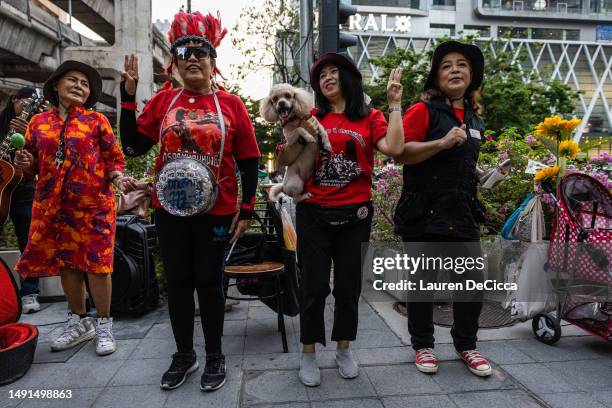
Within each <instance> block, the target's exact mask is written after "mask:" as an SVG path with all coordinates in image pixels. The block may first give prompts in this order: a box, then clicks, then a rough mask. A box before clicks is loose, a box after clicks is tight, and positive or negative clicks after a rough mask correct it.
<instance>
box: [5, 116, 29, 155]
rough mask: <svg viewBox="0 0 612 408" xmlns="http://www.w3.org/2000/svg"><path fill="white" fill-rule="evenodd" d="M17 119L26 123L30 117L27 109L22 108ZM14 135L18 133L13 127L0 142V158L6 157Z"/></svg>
mask: <svg viewBox="0 0 612 408" xmlns="http://www.w3.org/2000/svg"><path fill="white" fill-rule="evenodd" d="M17 117H18V118H19V119H22V120H25V121H27V120H28V119H29V117H30V111H29V109H26V108H24V109H23V110H22V111H21V114H20V115H19V116H17ZM15 133H18V132H17V130H15V128H13V127H10V128H9V131H8V133H7V134H6V136H5V138H4V139H3V140H2V142H0V158H4V157H7V156H8V152H9V150H10V149H11V136H13V135H14V134H15Z"/></svg>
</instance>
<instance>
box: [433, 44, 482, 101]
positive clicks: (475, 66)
mask: <svg viewBox="0 0 612 408" xmlns="http://www.w3.org/2000/svg"><path fill="white" fill-rule="evenodd" d="M451 52H458V53H459V54H461V55H463V56H464V57H465V58H467V60H468V61H469V62H470V67H471V68H472V81H471V82H470V85H469V86H468V89H467V90H468V91H471V90H474V89H478V88H480V85H482V80H483V78H484V55H482V51H480V48H478V47H477V46H475V45H472V44H464V43H460V42H459V41H445V42H443V43H441V44H440V45H438V46H437V47H436V49H435V50H434V54H433V57H432V59H431V69H430V70H429V75H428V76H427V81H425V86H424V89H423V90H425V91H427V90H428V89H432V88H435V87H436V77H437V75H438V68H440V63H441V62H442V58H444V56H445V55H447V54H450V53H451Z"/></svg>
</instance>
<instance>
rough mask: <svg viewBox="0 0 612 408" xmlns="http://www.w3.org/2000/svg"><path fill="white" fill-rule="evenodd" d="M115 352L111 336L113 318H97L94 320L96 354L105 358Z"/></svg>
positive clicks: (114, 343) (115, 344) (115, 347)
mask: <svg viewBox="0 0 612 408" xmlns="http://www.w3.org/2000/svg"><path fill="white" fill-rule="evenodd" d="M116 350H117V343H116V342H115V336H114V335H113V318H112V317H98V319H97V320H96V354H97V355H99V356H106V355H108V354H112V353H114V352H115V351H116Z"/></svg>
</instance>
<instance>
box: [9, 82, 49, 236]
mask: <svg viewBox="0 0 612 408" xmlns="http://www.w3.org/2000/svg"><path fill="white" fill-rule="evenodd" d="M44 103H45V97H44V96H43V92H42V90H40V89H36V92H35V93H33V94H32V97H31V98H29V99H28V100H27V103H26V104H25V105H24V107H23V110H22V111H21V114H20V115H19V118H21V119H23V120H25V121H28V120H29V119H30V118H31V117H32V116H33V115H34V114H35V113H37V112H38V111H39V110H40V109H41V108H42V107H43V105H44ZM19 136H22V137H21V138H20V137H19ZM22 138H23V135H19V132H17V131H16V130H15V129H13V128H11V129H9V132H8V133H7V135H6V137H5V138H4V139H3V140H2V142H0V226H1V225H4V223H5V222H6V219H7V218H8V215H9V211H10V208H11V196H12V195H13V192H14V191H15V189H16V188H17V185H18V184H19V183H21V180H23V172H22V171H21V169H20V168H19V167H15V166H14V165H13V163H12V162H11V151H12V150H13V149H14V148H15V147H17V148H22V147H23V143H21V145H19V142H18V140H19V139H22ZM13 140H17V142H13V143H15V145H14V144H13V143H12V141H13Z"/></svg>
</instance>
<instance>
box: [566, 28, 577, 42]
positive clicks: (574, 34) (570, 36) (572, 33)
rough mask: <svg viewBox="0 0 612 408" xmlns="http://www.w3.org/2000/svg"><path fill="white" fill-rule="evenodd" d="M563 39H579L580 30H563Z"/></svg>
mask: <svg viewBox="0 0 612 408" xmlns="http://www.w3.org/2000/svg"><path fill="white" fill-rule="evenodd" d="M565 39H566V40H568V41H579V40H580V30H565Z"/></svg>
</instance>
